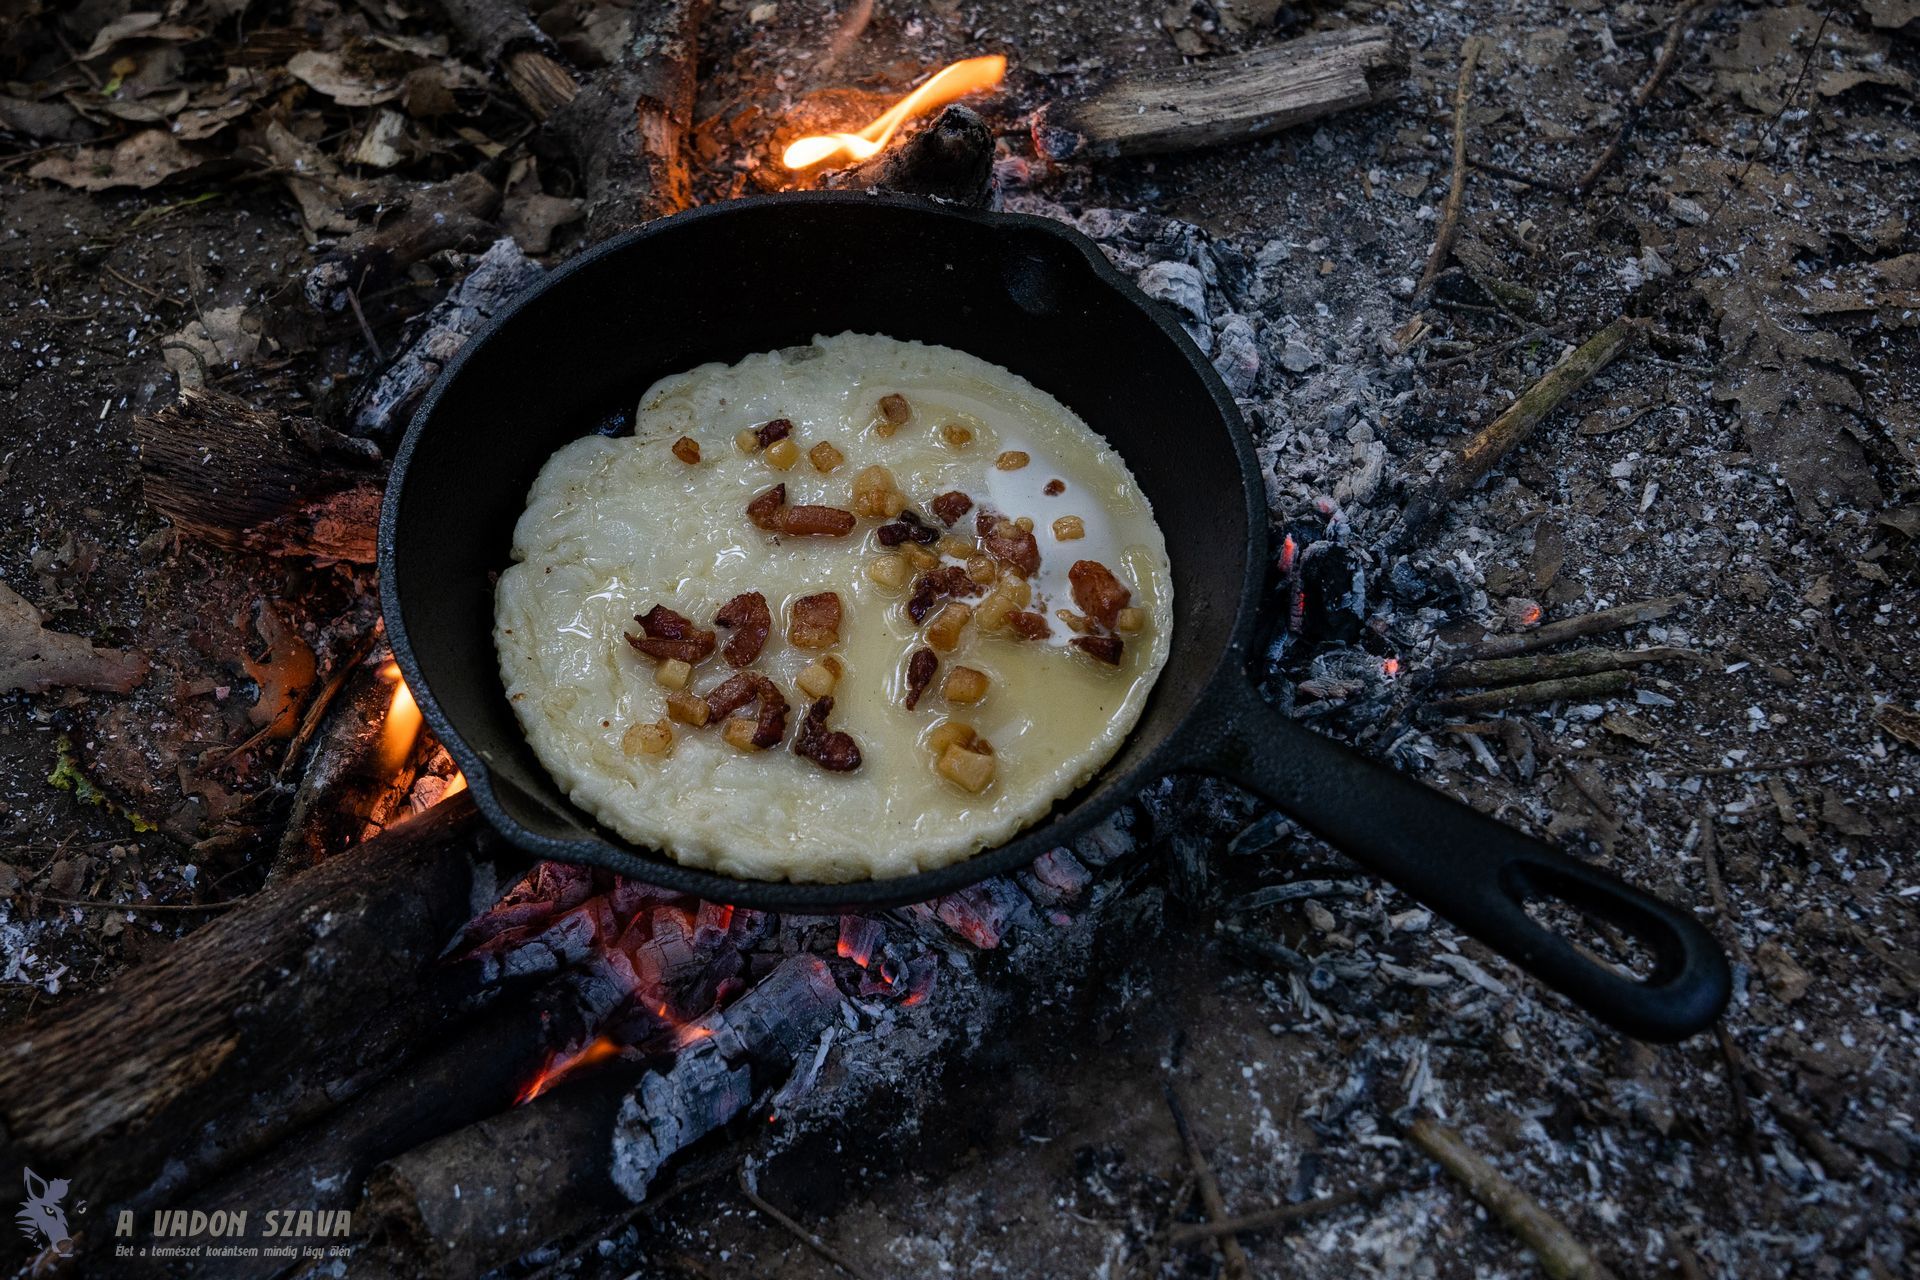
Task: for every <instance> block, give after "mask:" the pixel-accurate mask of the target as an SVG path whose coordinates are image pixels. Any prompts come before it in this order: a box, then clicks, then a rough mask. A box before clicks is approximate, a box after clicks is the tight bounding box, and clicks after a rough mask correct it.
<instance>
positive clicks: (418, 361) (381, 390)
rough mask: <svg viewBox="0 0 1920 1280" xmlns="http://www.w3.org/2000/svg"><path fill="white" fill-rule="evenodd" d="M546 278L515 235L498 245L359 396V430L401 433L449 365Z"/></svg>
mask: <svg viewBox="0 0 1920 1280" xmlns="http://www.w3.org/2000/svg"><path fill="white" fill-rule="evenodd" d="M543 274H545V272H544V269H543V268H542V267H541V266H540V264H539V263H537V262H534V261H532V260H531V259H529V258H528V257H527V255H526V254H524V253H522V252H520V246H519V245H517V244H515V243H514V242H513V239H512V237H510V236H502V237H501V238H500V239H498V240H496V241H494V242H493V246H492V247H491V248H489V249H488V250H487V251H486V252H485V253H484V254H482V255H481V256H480V260H479V261H478V262H477V263H475V264H474V267H473V270H472V271H470V272H468V273H467V278H466V279H464V280H462V281H461V282H460V283H459V285H458V286H457V287H456V288H454V289H453V291H452V292H450V293H448V294H447V296H446V297H444V298H442V299H441V300H440V301H439V303H437V304H436V305H435V306H434V308H433V310H432V311H430V312H428V313H427V317H426V320H425V321H424V323H423V324H422V325H421V327H420V336H419V337H417V338H415V339H414V340H413V344H412V345H411V346H409V347H408V348H407V349H406V351H405V352H404V353H402V354H401V356H400V357H399V358H398V359H396V360H395V361H394V362H393V363H392V364H391V365H389V366H388V367H387V370H386V372H384V373H382V374H381V375H380V378H379V380H378V381H377V382H375V383H373V384H372V385H371V386H370V387H367V388H365V389H364V390H363V391H361V392H360V394H359V396H358V397H357V399H356V402H355V407H354V412H353V429H354V431H355V432H356V433H357V434H359V435H363V436H369V437H374V438H379V439H385V438H387V437H388V436H391V435H397V434H398V433H399V431H400V429H401V428H402V427H404V426H405V425H406V418H407V415H408V414H410V413H412V412H413V407H414V405H416V404H417V403H419V400H420V397H421V396H423V395H425V394H426V392H427V388H428V387H430V386H432V385H433V382H434V379H436V378H438V377H439V376H440V371H441V370H442V369H444V368H446V367H447V362H448V361H450V360H452V359H453V357H454V356H456V355H458V354H459V352H460V348H461V347H464V346H465V345H467V340H468V339H469V338H471V337H472V336H473V335H474V334H476V333H478V332H480V330H481V329H483V328H485V327H486V326H487V325H488V324H489V323H491V322H492V320H493V317H494V316H495V315H497V314H498V313H499V312H500V311H501V310H502V309H503V308H504V307H505V306H506V305H507V303H508V302H510V301H512V300H513V299H514V298H516V297H518V296H519V294H520V293H521V291H523V290H524V289H526V288H527V287H528V286H530V285H531V284H533V282H534V281H536V280H538V279H540V277H541V276H542V275H543Z"/></svg>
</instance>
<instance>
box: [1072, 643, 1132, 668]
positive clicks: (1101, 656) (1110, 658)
mask: <svg viewBox="0 0 1920 1280" xmlns="http://www.w3.org/2000/svg"><path fill="white" fill-rule="evenodd" d="M1067 643H1068V644H1070V645H1072V646H1073V647H1074V648H1076V649H1078V650H1079V651H1080V652H1082V653H1084V654H1086V655H1087V656H1088V657H1089V658H1092V659H1093V660H1094V661H1095V662H1104V663H1106V664H1107V665H1108V666H1110V667H1117V666H1119V665H1120V650H1121V647H1122V643H1121V640H1120V637H1119V636H1076V637H1074V638H1073V639H1072V640H1069V641H1068V642H1067Z"/></svg>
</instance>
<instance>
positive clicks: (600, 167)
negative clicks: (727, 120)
mask: <svg viewBox="0 0 1920 1280" xmlns="http://www.w3.org/2000/svg"><path fill="white" fill-rule="evenodd" d="M706 9H707V0H657V2H656V3H652V4H644V5H639V6H636V7H635V9H634V11H633V33H632V35H631V36H630V37H629V38H628V40H627V45H626V48H625V49H623V50H622V51H621V53H620V58H619V60H618V61H617V62H615V63H614V64H613V65H612V66H611V67H609V68H607V69H606V70H605V71H603V72H601V73H600V74H599V75H597V76H595V77H594V79H593V81H592V82H591V83H590V84H589V85H587V87H586V88H584V89H582V90H581V91H580V93H579V95H578V96H577V97H575V98H574V99H573V101H571V102H569V103H568V104H567V105H566V106H565V107H563V108H562V109H561V110H559V111H557V112H555V113H554V115H553V118H552V119H551V120H550V121H548V124H549V126H550V127H551V128H552V129H553V130H554V132H555V134H556V135H557V136H558V137H559V138H560V140H561V141H562V143H563V144H564V145H565V146H566V147H567V149H568V150H569V151H570V152H571V153H572V154H573V157H574V159H575V161H576V163H577V164H578V165H579V166H580V169H581V176H582V179H583V185H584V186H585V188H586V198H587V238H588V239H589V240H603V239H605V238H606V237H607V236H609V235H612V234H614V233H615V232H618V231H624V230H627V229H628V228H630V227H636V226H639V225H640V224H641V223H643V222H647V221H649V220H651V219H653V218H658V217H663V216H665V215H667V214H669V213H677V212H679V211H680V210H682V209H684V208H686V207H687V205H688V204H689V203H690V202H691V200H692V186H691V177H690V175H689V173H688V169H687V156H686V148H685V142H686V135H687V131H688V130H689V129H690V128H691V127H692V125H693V91H694V74H695V70H696V67H695V62H696V58H697V56H698V51H699V34H700V22H701V20H702V18H704V17H705V15H706Z"/></svg>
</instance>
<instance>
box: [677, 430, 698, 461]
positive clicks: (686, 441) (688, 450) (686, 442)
mask: <svg viewBox="0 0 1920 1280" xmlns="http://www.w3.org/2000/svg"><path fill="white" fill-rule="evenodd" d="M673 456H674V457H676V458H678V459H680V461H682V462H684V463H686V464H687V465H688V466H690V467H691V466H695V465H697V464H698V463H699V461H700V442H699V441H698V440H695V439H694V438H693V437H692V436H681V437H680V438H679V439H678V440H675V441H674V442H673Z"/></svg>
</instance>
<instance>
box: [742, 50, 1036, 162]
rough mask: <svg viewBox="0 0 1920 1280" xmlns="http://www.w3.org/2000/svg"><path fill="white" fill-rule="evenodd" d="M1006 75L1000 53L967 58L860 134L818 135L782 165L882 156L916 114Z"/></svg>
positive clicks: (791, 149)
mask: <svg viewBox="0 0 1920 1280" xmlns="http://www.w3.org/2000/svg"><path fill="white" fill-rule="evenodd" d="M1006 74H1007V60H1006V59H1005V58H1003V57H1001V56H1000V55H999V54H991V55H989V56H987V57H984V58H967V59H964V60H963V61H960V62H956V63H954V64H953V65H952V66H950V67H946V68H943V69H942V70H940V71H938V72H936V73H935V74H934V75H933V77H932V78H931V79H930V80H928V81H927V82H926V83H925V84H923V85H921V86H920V87H919V88H918V89H915V90H914V91H913V92H912V93H910V94H908V95H907V96H906V97H904V98H902V99H900V101H898V102H896V103H894V105H893V106H892V107H890V108H889V109H888V110H887V111H886V112H885V113H883V114H882V115H879V116H877V117H875V118H874V120H873V122H872V123H871V124H869V125H867V127H866V128H864V129H862V130H860V132H858V133H815V134H808V135H807V136H806V137H804V138H796V139H794V141H792V142H791V143H789V144H788V145H787V149H786V151H785V153H784V154H782V155H781V157H780V162H781V163H782V164H784V165H786V166H787V168H789V169H811V168H812V167H813V166H814V165H817V164H821V163H823V162H824V161H827V160H833V159H839V160H841V161H842V162H843V163H847V164H854V163H857V162H859V161H861V160H865V159H867V158H868V157H869V156H875V155H878V154H879V153H880V150H881V148H883V147H885V146H886V145H887V141H888V139H890V138H892V137H893V135H894V131H895V130H897V129H898V128H899V127H900V126H901V125H902V124H904V123H905V122H906V121H908V120H911V119H912V118H913V117H915V116H917V115H924V114H925V113H926V112H929V111H932V110H933V109H935V108H936V107H943V106H945V105H946V104H947V103H949V102H952V101H954V100H955V99H956V98H961V97H964V96H966V95H967V94H969V93H973V92H975V91H977V90H980V89H991V88H993V86H995V85H997V84H999V83H1000V81H1001V79H1002V78H1003V77H1004V76H1005V75H1006Z"/></svg>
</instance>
